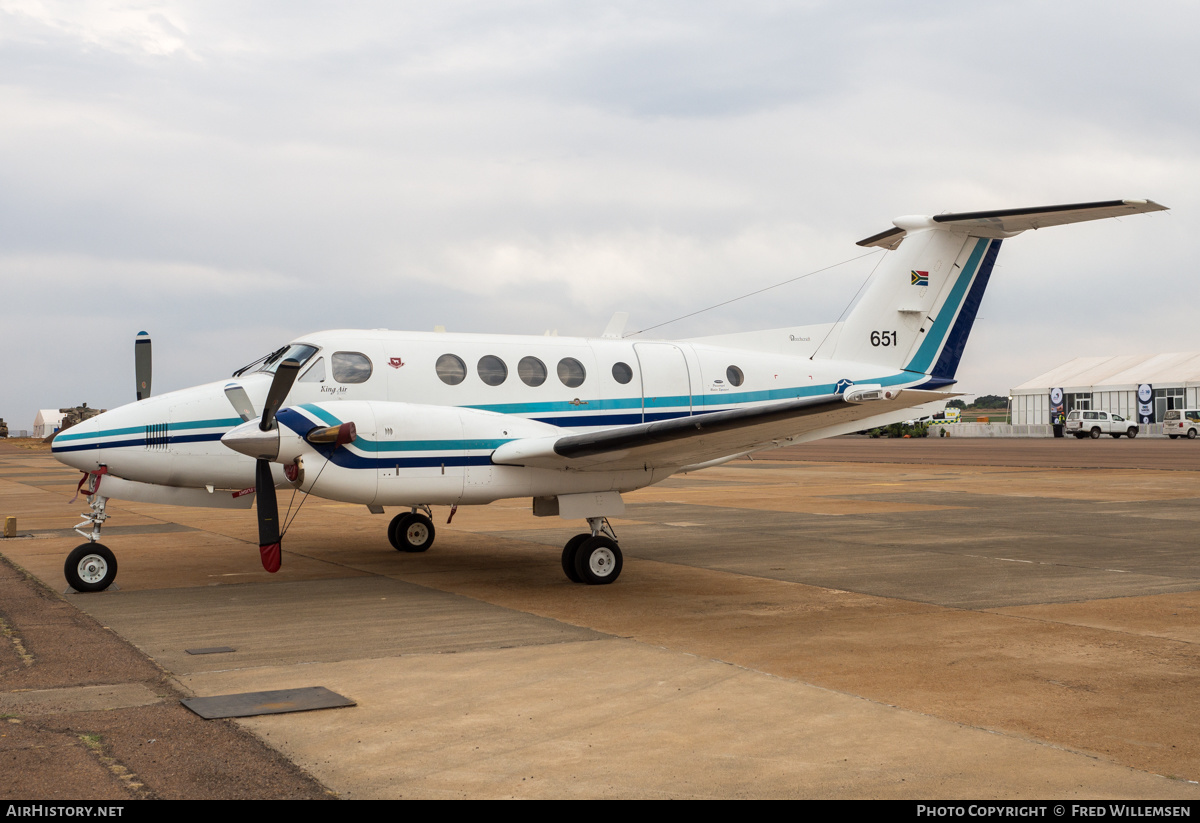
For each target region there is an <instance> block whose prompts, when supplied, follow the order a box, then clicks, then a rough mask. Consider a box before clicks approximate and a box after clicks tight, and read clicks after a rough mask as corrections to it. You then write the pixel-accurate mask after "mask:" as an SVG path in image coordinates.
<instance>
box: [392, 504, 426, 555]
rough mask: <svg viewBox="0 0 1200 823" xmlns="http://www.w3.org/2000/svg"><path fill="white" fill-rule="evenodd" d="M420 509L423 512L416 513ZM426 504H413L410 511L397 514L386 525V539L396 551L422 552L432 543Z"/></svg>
mask: <svg viewBox="0 0 1200 823" xmlns="http://www.w3.org/2000/svg"><path fill="white" fill-rule="evenodd" d="M417 509H420V510H421V511H423V512H424V514H420V513H418V511H417ZM432 514H433V512H431V511H430V510H429V507H428V506H413V507H412V511H409V512H405V513H404V514H398V515H396V516H395V517H394V518H392V522H391V524H390V525H389V526H388V540H390V541H391V543H392V547H393V548H394V549H395V550H396V551H398V552H423V551H426V550H427V549H428V548H429V547H430V546H432V545H433V538H434V534H435V532H434V528H433V520H432V519H431V515H432Z"/></svg>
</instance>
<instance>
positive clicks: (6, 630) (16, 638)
mask: <svg viewBox="0 0 1200 823" xmlns="http://www.w3.org/2000/svg"><path fill="white" fill-rule="evenodd" d="M0 634H3V635H4V636H5V637H7V638H8V639H9V640H11V641H12V644H13V648H14V649H16V651H17V656H18V657H20V658H21V662H22V663H24V664H25V667H26V668H29V667H30V666H32V665H33V664H34V663H36V662H37V661H36V660H34V657H33V655H32V654H30V653H29V650H28V649H26V648H25V644H24V643H22V642H21V636H20V635H18V634H17V633H16V632H15V631H13V630H12V628H10V627H9V625H8V623H6V622H5V620H4V618H3V617H0Z"/></svg>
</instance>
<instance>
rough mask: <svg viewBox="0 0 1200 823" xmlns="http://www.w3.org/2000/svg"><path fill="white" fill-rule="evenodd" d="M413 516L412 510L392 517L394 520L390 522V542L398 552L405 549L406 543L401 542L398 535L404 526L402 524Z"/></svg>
mask: <svg viewBox="0 0 1200 823" xmlns="http://www.w3.org/2000/svg"><path fill="white" fill-rule="evenodd" d="M410 517H412V513H411V512H404V513H403V514H398V515H396V516H395V517H393V518H392V522H391V523H388V529H387V534H388V542H389V543H391V544H392V548H393V549H395V550H396V551H398V552H402V551H404V545H403V544H402V543H400V542H399V541H398V540H397V538H396V536H397V535H398V534H400V532H401V531H402V530H403V528H404V526H403V525H402V524H403V523H404V522H405V521H406V520H408V518H410Z"/></svg>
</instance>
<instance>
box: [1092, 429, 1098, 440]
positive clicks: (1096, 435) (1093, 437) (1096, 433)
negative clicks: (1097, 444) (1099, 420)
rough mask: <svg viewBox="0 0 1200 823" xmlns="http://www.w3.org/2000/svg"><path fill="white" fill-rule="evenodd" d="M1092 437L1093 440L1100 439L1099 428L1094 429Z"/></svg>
mask: <svg viewBox="0 0 1200 823" xmlns="http://www.w3.org/2000/svg"><path fill="white" fill-rule="evenodd" d="M1092 439H1093V440H1099V439H1100V429H1099V428H1095V429H1092Z"/></svg>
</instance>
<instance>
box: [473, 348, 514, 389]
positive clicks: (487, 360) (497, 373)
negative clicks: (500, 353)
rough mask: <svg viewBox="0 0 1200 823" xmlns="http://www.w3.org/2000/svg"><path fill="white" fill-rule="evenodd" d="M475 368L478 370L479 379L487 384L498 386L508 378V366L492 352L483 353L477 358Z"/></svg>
mask: <svg viewBox="0 0 1200 823" xmlns="http://www.w3.org/2000/svg"><path fill="white" fill-rule="evenodd" d="M476 370H477V371H478V372H479V379H480V380H482V381H483V382H484V383H487V384H488V385H489V386H499V385H500V384H501V383H503V382H504V381H505V380H507V379H508V366H506V365H504V361H503V360H501V359H500V358H499V357H496V355H494V354H485V355H484V356H483V357H481V358H479V365H478V366H477V367H476Z"/></svg>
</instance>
